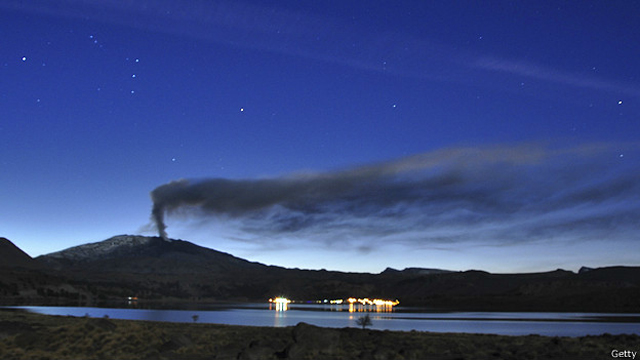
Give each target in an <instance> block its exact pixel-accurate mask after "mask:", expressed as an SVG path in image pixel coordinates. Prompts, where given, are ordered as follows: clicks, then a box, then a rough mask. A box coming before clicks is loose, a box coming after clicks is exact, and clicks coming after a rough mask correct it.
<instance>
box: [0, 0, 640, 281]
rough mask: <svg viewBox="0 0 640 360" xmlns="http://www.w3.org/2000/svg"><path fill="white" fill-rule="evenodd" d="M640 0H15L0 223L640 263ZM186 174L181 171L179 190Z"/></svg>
mask: <svg viewBox="0 0 640 360" xmlns="http://www.w3.org/2000/svg"><path fill="white" fill-rule="evenodd" d="M638 14H640V4H639V3H638V2H632V1H613V2H612V1H581V2H561V3H558V2H542V3H541V2H511V1H496V2H492V3H491V4H487V3H485V2H474V1H461V2H455V3H451V2H415V1H401V2H397V1H396V2H383V1H373V2H372V1H367V2H364V1H357V2H343V1H330V2H322V3H321V4H320V3H313V2H300V1H280V2H277V3H276V4H274V5H265V4H264V2H258V1H241V2H238V1H229V2H225V1H218V2H214V1H204V0H200V1H173V0H162V1H149V0H148V1H138V2H134V3H130V2H128V1H93V2H84V1H79V0H68V1H65V2H54V1H45V0H36V1H30V2H26V3H25V2H22V1H18V0H8V1H3V2H2V3H1V4H0V35H1V36H0V39H1V40H0V46H1V48H2V52H1V53H0V155H1V156H0V169H1V171H2V177H1V180H0V181H1V185H2V186H1V188H0V196H1V199H2V207H1V209H0V231H1V233H0V235H1V236H5V237H7V238H9V239H11V240H12V241H14V242H15V243H16V244H17V245H18V246H20V247H21V248H23V249H24V250H25V251H27V252H28V253H29V254H30V255H32V256H37V255H40V254H44V253H48V252H52V251H56V250H61V249H63V248H67V247H69V246H74V245H79V244H83V243H87V242H93V241H100V240H103V239H106V238H108V237H110V236H113V235H118V234H122V233H140V234H147V235H151V234H155V233H157V231H156V230H155V229H154V226H155V225H154V224H153V223H152V221H151V220H150V215H151V209H152V207H153V202H152V200H151V198H150V192H151V191H153V190H154V189H156V188H157V187H159V186H162V185H164V184H167V185H165V186H164V187H161V188H160V189H162V191H158V192H156V195H157V197H156V202H157V203H159V204H160V205H161V206H159V208H161V209H162V213H163V214H164V213H165V212H166V216H165V218H164V221H165V224H166V225H167V226H168V227H167V229H166V230H167V232H168V236H169V237H172V238H182V239H186V240H190V241H192V242H195V243H197V244H200V245H203V246H208V247H212V248H215V249H218V250H221V251H225V252H230V253H232V254H234V255H237V256H241V257H244V258H248V259H250V260H255V261H260V262H264V263H268V264H276V265H282V266H288V267H300V268H327V269H338V270H348V271H372V272H377V271H381V270H383V269H384V268H385V267H387V266H391V267H396V268H404V267H408V266H419V267H440V268H447V269H454V270H464V269H469V268H480V269H485V270H490V271H497V272H508V271H544V270H552V269H555V268H558V267H562V268H567V269H572V270H576V269H577V268H578V267H579V266H581V265H588V266H604V265H613V264H623V265H638V260H637V258H636V257H635V255H634V254H637V253H638V252H640V238H639V235H638V233H639V232H638V230H640V225H638V224H639V223H640V215H638V214H639V213H640V211H639V210H640V189H639V185H638V184H639V183H640V181H639V180H640V178H639V175H638V174H640V171H639V170H640V166H639V164H640V159H639V158H638V155H639V152H638V145H639V144H638V138H639V136H640V67H638V65H637V64H638V59H640V47H638V46H637V44H638V43H640V26H638V25H637V24H638V20H639V19H638ZM172 181H173V183H171V182H172Z"/></svg>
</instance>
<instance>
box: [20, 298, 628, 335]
mask: <svg viewBox="0 0 640 360" xmlns="http://www.w3.org/2000/svg"><path fill="white" fill-rule="evenodd" d="M7 308H9V307H7ZM10 308H13V309H23V310H26V311H30V312H34V313H39V314H46V315H70V316H90V317H104V316H108V317H109V318H113V319H127V320H150V321H168V322H193V321H194V320H193V318H194V315H197V322H199V323H215V324H228V325H248V326H276V327H280V326H293V325H296V324H298V323H299V322H305V323H308V324H313V325H317V326H324V327H335V328H342V327H357V324H356V321H357V319H358V318H360V317H361V316H364V314H365V312H349V311H348V309H345V308H344V307H342V306H330V305H315V304H313V305H311V304H290V305H289V308H288V310H287V311H276V310H274V309H273V308H272V309H270V308H269V304H225V305H211V306H210V307H208V308H207V309H205V310H203V309H198V310H165V309H163V310H152V309H136V308H97V307H47V306H17V307H10ZM368 314H370V316H371V319H372V321H373V325H372V326H371V327H370V328H372V329H376V330H400V331H411V330H417V331H431V332H464V333H482V334H500V335H529V334H538V335H545V336H584V335H600V334H603V333H609V334H640V314H605V313H529V312H428V311H425V309H419V308H408V307H396V308H394V309H393V311H389V312H369V313H368Z"/></svg>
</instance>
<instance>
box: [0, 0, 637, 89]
mask: <svg viewBox="0 0 640 360" xmlns="http://www.w3.org/2000/svg"><path fill="white" fill-rule="evenodd" d="M0 8H4V9H9V10H14V11H16V10H17V11H22V12H28V13H37V14H43V15H48V16H54V17H62V18H72V19H83V20H84V19H90V20H93V21H100V22H104V23H109V24H115V25H119V26H126V27H130V28H136V29H142V30H145V31H154V32H159V33H167V34H172V35H179V36H187V37H190V38H194V39H200V40H204V41H209V42H213V43H219V44H224V45H229V46H235V47H239V48H245V49H251V50H261V51H269V52H272V53H278V54H284V55H291V56H295V57H301V58H307V59H311V60H314V61H322V62H327V63H334V64H339V65H341V66H347V67H350V68H353V69H358V70H363V71H370V72H378V73H385V74H391V75H396V76H404V77H410V78H421V79H427V80H435V81H442V82H456V83H467V82H469V79H470V78H473V77H474V76H479V75H482V74H483V73H484V72H487V71H489V72H498V73H503V74H510V75H516V76H519V77H522V76H524V77H528V78H531V79H536V80H541V81H545V82H549V83H554V84H561V85H566V86H572V87H579V88H585V89H590V90H598V91H614V92H618V93H623V94H627V95H630V96H634V97H639V96H640V88H639V87H638V86H637V85H635V84H626V83H621V82H616V81H610V80H605V79H600V78H596V77H593V76H587V75H583V74H575V73H571V72H567V71H562V70H559V69H553V68H549V67H546V66H544V65H542V64H536V63H533V62H526V61H523V60H518V59H513V60H510V59H505V58H500V57H496V56H493V55H492V54H482V53H478V52H474V51H471V50H469V49H463V48H458V47H453V46H450V45H447V44H440V43H437V42H435V41H430V40H428V39H424V38H416V37H414V36H411V35H407V34H403V33H399V32H395V31H392V30H387V31H385V30H381V31H380V32H377V33H376V32H372V31H371V30H370V29H359V28H357V27H354V26H353V25H349V24H346V23H343V22H341V21H340V19H337V18H331V17H326V16H320V15H318V14H313V13H307V12H301V11H294V10H289V9H284V8H282V7H278V6H265V5H261V4H252V3H249V2H242V1H215V2H211V1H204V0H199V1H189V2H182V1H175V0H153V1H151V0H141V1H124V0H116V1H89V0H63V1H59V2H55V3H53V2H51V1H44V0H33V1H26V2H25V1H20V0H5V1H2V2H0ZM484 85H485V86H494V85H492V82H484Z"/></svg>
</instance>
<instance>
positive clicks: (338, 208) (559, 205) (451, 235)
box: [151, 144, 640, 247]
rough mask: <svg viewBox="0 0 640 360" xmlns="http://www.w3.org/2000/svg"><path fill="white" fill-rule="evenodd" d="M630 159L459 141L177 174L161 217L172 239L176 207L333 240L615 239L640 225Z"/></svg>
mask: <svg viewBox="0 0 640 360" xmlns="http://www.w3.org/2000/svg"><path fill="white" fill-rule="evenodd" d="M618 148H619V147H618ZM618 148H616V149H615V150H617V149H618ZM634 151H635V150H634ZM627 159H628V157H625V158H624V160H623V158H620V157H619V156H618V155H617V153H616V152H615V151H614V148H612V147H611V146H609V145H606V144H587V145H582V146H577V147H570V148H553V147H550V146H544V145H540V144H524V145H517V146H496V147H480V148H473V147H459V148H449V149H443V150H438V151H433V152H429V153H423V154H418V155H414V156H410V157H407V158H403V159H399V160H395V161H389V162H384V163H378V164H373V165H369V166H361V167H355V168H352V169H347V170H343V171H336V172H327V173H304V174H294V175H289V176H282V177H275V178H263V179H239V180H235V179H222V178H215V179H204V180H196V181H194V180H177V181H172V182H170V183H167V184H164V185H161V186H159V187H157V188H156V189H154V190H153V191H152V192H151V197H152V200H153V203H154V206H153V213H152V217H153V219H154V221H155V223H156V226H157V229H158V231H159V233H160V236H162V237H164V238H166V237H167V234H166V231H165V229H166V225H165V223H164V216H165V214H173V213H177V212H180V213H184V214H186V216H187V217H195V218H199V219H207V218H209V217H218V218H233V219H236V220H238V221H237V222H233V223H234V224H240V225H238V226H239V227H240V230H241V231H243V232H246V233H252V234H259V235H269V236H278V235H287V236H291V235H295V236H297V237H300V238H304V239H307V240H310V241H313V240H314V239H316V240H319V241H323V242H325V243H327V244H329V243H334V242H336V241H348V239H354V238H366V239H372V241H375V239H380V238H385V239H387V240H389V239H391V240H394V241H398V242H401V243H402V242H404V243H406V244H407V245H410V246H424V245H425V244H432V245H433V244H439V243H449V244H451V243H460V242H465V241H479V242H484V243H490V244H498V245H503V244H514V243H521V242H525V241H532V240H540V239H547V240H549V239H556V238H558V239H560V238H562V239H564V240H566V241H568V240H572V239H573V240H580V239H590V238H594V237H597V236H600V237H602V236H609V237H612V238H616V237H620V236H629V234H633V233H637V230H640V225H638V224H640V215H639V214H640V211H639V210H640V171H638V170H639V168H638V166H637V162H635V163H633V162H630V161H627ZM632 236H635V235H632ZM354 246H355V247H361V246H364V245H363V244H362V243H358V244H356V245H354ZM366 246H367V247H371V246H375V243H367V244H366Z"/></svg>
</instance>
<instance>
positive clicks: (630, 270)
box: [0, 235, 640, 312]
mask: <svg viewBox="0 0 640 360" xmlns="http://www.w3.org/2000/svg"><path fill="white" fill-rule="evenodd" d="M1 249H2V248H1V247H0V250H1ZM7 249H9V247H7ZM11 251H15V250H11ZM11 251H9V253H11ZM1 256H2V254H0V257H1ZM27 256H28V255H27ZM31 260H34V261H35V262H36V263H38V264H39V266H40V267H41V270H28V271H27V270H19V269H17V268H16V269H13V270H12V269H11V268H4V270H2V268H1V267H0V270H2V275H3V279H10V280H11V283H8V282H7V281H6V280H3V282H2V283H0V299H4V300H2V301H3V302H4V303H6V304H10V303H16V304H19V305H20V304H22V305H24V304H25V301H27V300H28V299H31V300H28V301H30V302H31V303H39V304H60V305H62V304H69V302H71V303H73V304H78V303H80V302H81V303H82V304H85V305H95V304H98V303H102V302H105V301H106V302H108V304H113V303H114V302H115V303H119V302H122V301H124V299H126V298H127V297H130V296H135V297H137V298H140V299H144V301H148V302H155V303H166V302H173V301H180V302H188V303H194V302H196V303H197V302H204V303H209V302H217V301H258V302H261V301H266V299H268V298H271V297H274V296H286V297H289V298H291V299H297V300H319V299H340V298H342V299H344V298H348V297H379V298H388V299H399V300H400V301H401V303H402V304H403V305H408V306H427V307H429V308H433V309H440V310H454V311H463V310H467V311H472V310H473V311H476V310H477V311H583V312H640V304H639V303H638V302H637V301H636V299H637V298H640V267H625V266H613V267H605V268H590V270H589V271H582V272H580V273H575V272H572V271H566V270H561V269H557V270H553V271H548V272H539V273H522V274H492V273H488V272H486V271H479V270H468V271H448V270H440V269H428V268H406V269H404V270H395V269H391V268H388V269H386V270H385V271H383V272H381V273H378V274H370V273H345V272H339V271H326V270H300V269H286V268H282V267H277V266H267V265H264V264H260V263H256V262H250V261H248V260H245V259H241V258H237V257H235V256H233V255H231V254H227V253H223V252H219V251H217V250H214V249H209V248H205V247H202V246H199V245H196V244H193V243H190V242H188V241H184V240H171V241H166V240H164V239H161V238H159V237H143V236H136V235H118V236H114V237H112V238H109V239H107V240H104V241H102V242H97V243H91V244H85V245H80V246H76V247H72V248H69V249H65V250H62V251H58V252H54V253H51V254H47V255H42V256H39V257H37V258H36V259H31ZM7 274H8V275H7ZM25 299H27V300H25ZM107 306H111V305H107Z"/></svg>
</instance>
